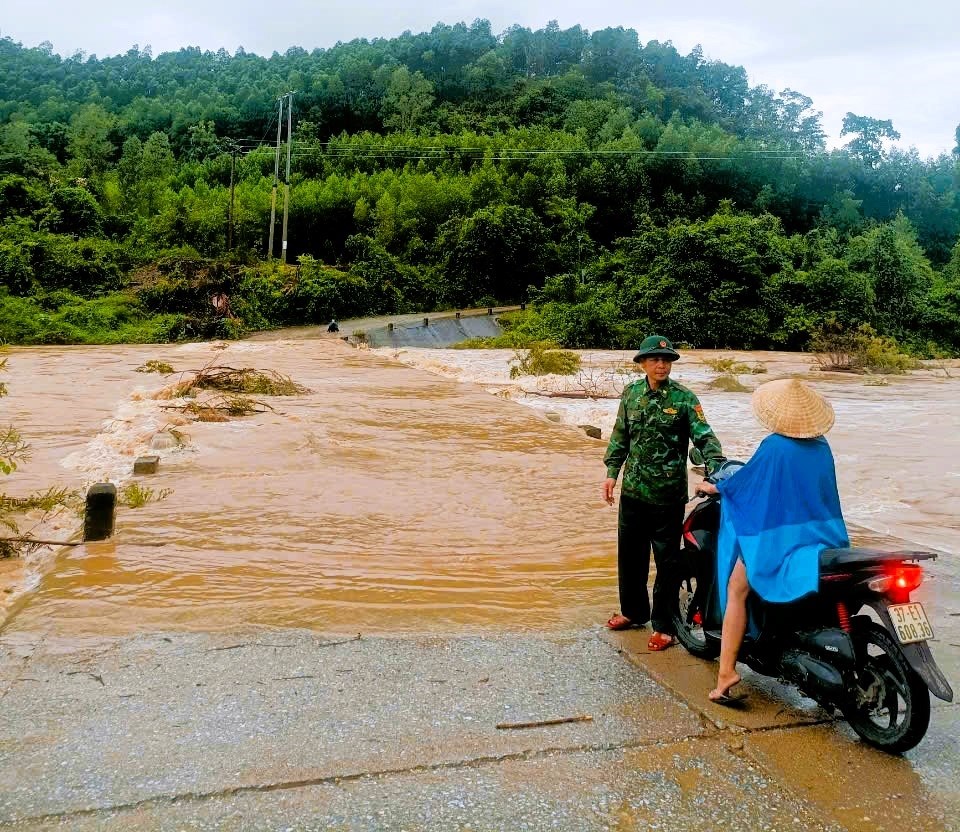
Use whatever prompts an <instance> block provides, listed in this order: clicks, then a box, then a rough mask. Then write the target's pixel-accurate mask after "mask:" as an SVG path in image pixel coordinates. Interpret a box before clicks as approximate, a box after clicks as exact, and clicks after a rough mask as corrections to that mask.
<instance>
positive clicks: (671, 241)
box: [0, 21, 960, 354]
mask: <svg viewBox="0 0 960 832" xmlns="http://www.w3.org/2000/svg"><path fill="white" fill-rule="evenodd" d="M842 86H843V79H838V88H839V89H841V90H842ZM290 91H292V92H293V93H294V94H293V96H292V101H293V108H292V114H293V140H292V144H291V146H290V159H291V177H290V203H289V235H288V236H289V249H288V253H287V260H288V264H289V265H288V267H286V268H284V267H281V265H280V263H279V262H278V260H276V259H275V260H273V261H267V257H266V255H267V250H268V236H269V229H270V216H271V193H272V189H273V186H274V170H275V142H276V136H277V127H278V121H277V114H278V113H277V102H278V98H279V97H280V96H283V95H284V94H285V93H287V92H290ZM880 115H882V114H880ZM286 118H287V115H286V113H284V115H283V120H282V121H281V127H282V128H283V130H284V135H285V130H286ZM844 132H845V134H846V135H845V138H847V139H849V143H848V144H847V145H846V147H844V148H843V149H841V150H836V151H830V152H828V151H827V150H826V149H825V146H824V133H823V129H822V125H821V121H820V114H819V113H818V112H816V111H815V110H814V109H813V107H812V102H811V101H810V99H808V98H807V97H805V96H804V95H802V94H801V93H799V92H795V91H792V90H784V91H780V92H775V91H772V90H770V89H767V88H765V87H751V86H750V85H749V84H748V81H747V75H746V72H745V70H744V69H743V68H741V67H735V66H728V65H726V64H724V63H721V62H717V61H708V60H705V59H704V57H703V55H702V54H701V53H700V52H699V51H698V50H694V51H693V52H691V53H690V54H689V55H681V54H679V53H678V52H677V51H676V50H675V49H674V48H673V46H672V45H670V44H669V43H660V42H657V41H650V42H648V43H646V44H642V43H641V42H640V39H639V37H638V35H637V33H636V32H635V31H633V30H630V29H620V28H618V29H605V30H602V31H596V32H587V31H585V30H583V29H582V28H580V27H573V28H571V29H567V30H561V29H560V28H559V27H558V26H556V25H555V24H550V25H548V26H547V27H546V28H544V29H542V30H540V31H535V32H534V31H530V30H528V29H523V28H519V27H514V28H512V29H509V30H508V31H506V32H505V33H503V34H502V35H495V34H494V33H493V32H492V31H491V28H490V25H489V23H487V22H486V21H476V22H474V23H473V24H472V25H470V26H467V25H463V24H458V25H455V26H447V25H441V24H438V25H437V26H436V27H434V29H433V30H432V31H431V32H429V33H422V34H410V33H404V34H403V35H401V36H400V37H396V38H392V39H388V40H374V41H366V40H357V41H353V42H350V43H346V44H338V45H337V46H335V47H333V48H331V49H327V50H321V49H316V50H314V51H312V52H308V51H306V50H304V49H301V48H291V49H288V50H287V51H286V52H284V53H283V54H279V53H274V54H273V55H272V56H270V57H260V56H257V55H252V54H247V53H245V52H243V50H238V52H237V53H236V54H234V55H230V54H228V53H227V52H225V51H222V50H221V51H220V52H217V53H212V52H201V51H200V50H198V49H194V48H186V49H183V50H181V51H179V52H176V53H166V54H162V55H159V56H157V57H153V56H152V55H151V54H150V52H149V49H146V50H140V49H139V48H137V47H134V48H132V49H131V50H130V51H128V52H127V53H126V54H124V55H118V56H115V57H108V58H102V59H99V58H97V57H95V56H89V57H87V56H84V55H82V54H77V55H74V56H71V57H69V58H66V59H64V58H61V57H60V56H58V55H55V54H53V53H52V50H51V49H50V48H44V47H43V46H41V47H39V48H31V49H27V48H23V47H22V46H21V45H19V44H17V43H14V42H12V41H11V40H9V39H4V40H0V221H2V225H0V340H2V341H6V342H10V343H69V342H77V341H88V342H109V341H117V340H131V341H143V340H167V339H176V338H190V337H209V336H213V335H217V336H231V335H236V334H239V333H240V332H242V331H244V330H246V329H252V328H263V327H270V326H279V325H284V324H299V323H311V322H320V321H323V320H325V319H327V318H328V317H329V316H331V315H336V316H340V317H347V316H354V315H361V314H367V313H390V312H399V311H408V310H418V309H424V310H430V309H437V308H453V307H459V306H466V305H469V304H475V303H483V304H487V303H491V302H499V303H506V302H517V301H530V302H532V304H533V305H532V306H531V307H530V309H529V312H528V314H527V316H526V319H525V321H524V322H523V327H522V328H524V330H525V331H527V332H529V333H535V334H536V335H537V336H538V337H539V336H542V337H549V338H552V339H554V340H556V341H559V342H562V343H564V344H567V345H569V346H576V347H586V346H592V347H619V346H624V347H625V346H630V345H632V344H635V343H636V341H637V339H638V337H639V336H640V335H641V334H642V333H644V332H647V331H649V330H651V329H656V330H658V331H664V332H666V333H669V334H670V335H672V336H673V337H674V338H676V339H677V340H678V341H682V342H686V343H689V344H692V345H695V346H701V347H709V346H721V347H754V348H765V347H787V348H804V347H805V346H807V345H808V343H809V340H810V337H811V333H813V332H815V331H817V330H818V329H819V328H821V327H823V326H824V324H825V323H826V324H828V325H829V326H831V327H842V328H847V329H855V328H856V327H858V326H860V325H862V324H868V325H870V326H872V327H873V328H874V329H875V330H876V331H877V332H879V333H881V334H885V335H890V336H893V337H895V338H897V339H898V340H899V341H900V343H901V344H903V345H905V346H908V347H909V348H911V349H912V350H913V351H914V352H916V353H917V354H932V353H937V352H938V351H947V352H951V353H954V354H955V353H957V352H958V351H960V243H958V239H960V147H958V148H957V149H956V150H954V152H953V153H952V154H944V155H943V156H941V157H940V158H938V159H921V158H919V157H918V156H917V155H916V153H912V152H903V151H899V150H894V151H887V150H886V149H885V148H886V146H885V144H884V142H885V140H886V139H891V138H896V137H897V134H896V132H895V129H894V125H892V124H891V123H890V122H889V121H885V120H882V119H881V118H873V117H870V116H867V115H857V114H853V113H851V114H848V116H847V119H846V120H845V123H844ZM957 139H958V144H960V128H958V137H957ZM286 152H287V147H286V142H285V141H284V145H283V147H282V148H281V154H280V164H279V170H280V179H281V187H280V195H279V197H280V198H279V200H278V203H277V217H278V222H277V223H276V231H275V237H274V245H273V251H274V254H275V256H279V254H280V250H281V244H280V225H281V224H280V222H279V218H280V216H281V214H282V210H283V206H282V195H283V187H282V179H283V176H284V169H285V163H286ZM231 182H232V184H233V189H232V191H231ZM231 193H232V197H231ZM231 205H232V212H231ZM220 292H222V293H225V294H226V295H227V297H228V298H229V314H227V315H224V314H223V311H224V310H223V307H221V309H220V310H219V311H218V310H216V309H214V307H213V306H212V305H211V304H210V302H209V300H210V297H211V296H212V295H213V294H216V293H220Z"/></svg>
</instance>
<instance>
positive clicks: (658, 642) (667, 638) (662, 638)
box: [647, 633, 677, 652]
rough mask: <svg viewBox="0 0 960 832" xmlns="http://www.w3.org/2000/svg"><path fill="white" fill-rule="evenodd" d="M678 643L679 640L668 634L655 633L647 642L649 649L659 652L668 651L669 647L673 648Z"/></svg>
mask: <svg viewBox="0 0 960 832" xmlns="http://www.w3.org/2000/svg"><path fill="white" fill-rule="evenodd" d="M676 642H677V640H676V639H675V638H674V637H673V636H671V635H669V634H668V633H654V634H653V635H652V636H650V640H649V641H648V642H647V649H648V650H653V651H654V652H658V651H660V650H666V649H667V648H668V647H673V645H674V644H676Z"/></svg>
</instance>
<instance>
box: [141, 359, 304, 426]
mask: <svg viewBox="0 0 960 832" xmlns="http://www.w3.org/2000/svg"><path fill="white" fill-rule="evenodd" d="M309 392H310V390H309V389H308V388H306V387H304V386H303V385H302V384H298V383H297V382H295V381H293V379H291V378H290V377H289V376H285V375H283V374H282V373H278V372H276V371H275V370H255V369H252V368H250V367H244V368H241V369H238V368H236V367H227V366H224V365H210V366H207V367H204V368H203V369H201V370H198V371H197V372H195V373H192V374H191V375H189V376H187V377H186V378H183V379H181V380H180V381H178V382H176V383H175V384H173V385H171V386H170V387H167V388H164V390H162V391H161V392H160V394H158V398H165V399H185V398H190V399H194V401H190V402H187V403H186V404H166V405H161V407H163V408H164V409H165V410H178V411H180V412H181V413H183V414H185V415H187V416H189V417H191V418H193V419H195V420H196V421H198V422H226V421H228V420H230V419H231V418H236V417H239V416H250V415H252V414H254V413H266V412H267V411H272V410H274V408H273V407H272V406H271V405H269V404H267V403H266V402H264V401H261V400H260V399H258V398H254V397H255V396H302V395H304V394H306V393H309ZM175 438H177V437H176V435H175ZM178 444H182V443H180V442H178Z"/></svg>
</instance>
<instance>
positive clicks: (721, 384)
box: [707, 373, 750, 393]
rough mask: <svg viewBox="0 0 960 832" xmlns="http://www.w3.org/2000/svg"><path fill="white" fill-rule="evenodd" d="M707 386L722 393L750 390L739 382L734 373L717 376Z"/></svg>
mask: <svg viewBox="0 0 960 832" xmlns="http://www.w3.org/2000/svg"><path fill="white" fill-rule="evenodd" d="M707 387H709V388H711V389H712V390H720V391H722V392H724V393H747V392H749V390H750V388H749V387H747V386H745V385H743V384H741V383H740V380H739V379H738V378H737V377H736V376H735V375H731V374H729V373H724V374H723V375H721V376H717V377H716V378H715V379H714V380H713V381H711V382H710V383H709V384H708V385H707Z"/></svg>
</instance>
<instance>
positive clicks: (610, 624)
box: [607, 613, 640, 630]
mask: <svg viewBox="0 0 960 832" xmlns="http://www.w3.org/2000/svg"><path fill="white" fill-rule="evenodd" d="M639 626H640V625H639V624H634V623H633V621H631V620H630V619H629V618H627V617H626V616H625V615H620V613H617V614H616V615H611V616H610V619H609V620H608V621H607V628H608V629H610V630H629V629H630V628H631V627H639Z"/></svg>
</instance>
